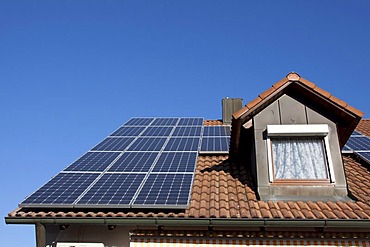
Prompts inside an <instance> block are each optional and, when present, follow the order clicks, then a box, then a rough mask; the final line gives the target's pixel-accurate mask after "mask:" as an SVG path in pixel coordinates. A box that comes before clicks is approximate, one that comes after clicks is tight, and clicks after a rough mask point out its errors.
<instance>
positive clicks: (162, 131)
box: [141, 126, 174, 137]
mask: <svg viewBox="0 0 370 247" xmlns="http://www.w3.org/2000/svg"><path fill="white" fill-rule="evenodd" d="M173 129H174V127H173V126H169V127H168V126H149V127H147V128H146V129H145V131H144V132H143V133H142V134H141V137H144V136H148V137H150V136H157V137H160V136H162V137H168V136H169V135H170V134H171V132H172V131H173Z"/></svg>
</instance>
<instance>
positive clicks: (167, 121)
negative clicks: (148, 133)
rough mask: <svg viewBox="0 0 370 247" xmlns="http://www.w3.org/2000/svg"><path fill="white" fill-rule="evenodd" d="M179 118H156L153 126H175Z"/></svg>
mask: <svg viewBox="0 0 370 247" xmlns="http://www.w3.org/2000/svg"><path fill="white" fill-rule="evenodd" d="M178 121H179V118H156V119H155V120H154V122H153V123H152V124H151V126H175V125H176V124H177V122H178Z"/></svg>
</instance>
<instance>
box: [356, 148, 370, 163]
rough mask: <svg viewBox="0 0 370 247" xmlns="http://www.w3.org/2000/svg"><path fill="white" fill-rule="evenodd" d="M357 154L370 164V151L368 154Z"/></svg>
mask: <svg viewBox="0 0 370 247" xmlns="http://www.w3.org/2000/svg"><path fill="white" fill-rule="evenodd" d="M356 154H357V155H358V156H360V157H361V158H362V159H364V160H365V161H366V162H367V163H369V164H370V150H369V151H366V152H356Z"/></svg>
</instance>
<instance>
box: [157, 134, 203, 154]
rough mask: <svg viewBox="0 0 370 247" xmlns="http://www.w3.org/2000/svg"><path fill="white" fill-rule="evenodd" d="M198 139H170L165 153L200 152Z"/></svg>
mask: <svg viewBox="0 0 370 247" xmlns="http://www.w3.org/2000/svg"><path fill="white" fill-rule="evenodd" d="M199 140H200V138H198V137H188V138H170V140H169V141H168V143H167V145H166V147H165V148H164V151H198V147H199Z"/></svg>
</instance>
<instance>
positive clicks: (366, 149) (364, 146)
mask: <svg viewBox="0 0 370 247" xmlns="http://www.w3.org/2000/svg"><path fill="white" fill-rule="evenodd" d="M342 152H354V153H355V154H357V155H358V156H360V157H361V158H362V159H364V160H365V161H366V162H368V163H370V138H369V137H367V136H364V135H362V134H361V133H360V132H357V131H354V132H353V133H352V135H351V136H350V138H349V139H348V141H347V143H346V145H344V147H343V149H342Z"/></svg>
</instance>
